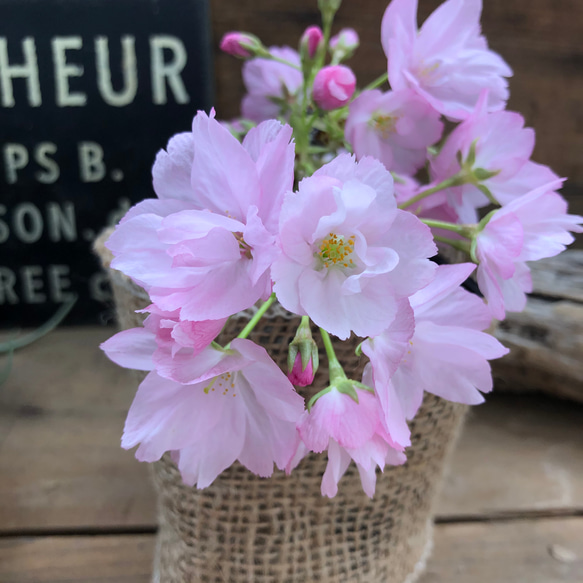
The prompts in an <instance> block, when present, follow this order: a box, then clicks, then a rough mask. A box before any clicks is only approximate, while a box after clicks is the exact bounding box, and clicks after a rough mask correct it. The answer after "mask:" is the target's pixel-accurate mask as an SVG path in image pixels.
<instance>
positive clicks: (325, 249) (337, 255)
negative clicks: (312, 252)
mask: <svg viewBox="0 0 583 583" xmlns="http://www.w3.org/2000/svg"><path fill="white" fill-rule="evenodd" d="M354 240H355V237H354V235H351V236H350V237H349V238H348V239H347V240H345V239H344V237H342V236H338V235H337V234H336V233H328V236H327V237H325V238H324V239H322V242H321V243H320V250H319V251H317V252H316V255H317V256H318V257H319V258H320V260H321V261H322V263H323V264H324V265H325V267H331V266H334V265H336V264H337V263H341V264H342V265H343V266H344V267H353V266H354V263H353V261H352V259H350V260H348V259H347V258H348V256H349V255H350V254H351V253H353V252H354Z"/></svg>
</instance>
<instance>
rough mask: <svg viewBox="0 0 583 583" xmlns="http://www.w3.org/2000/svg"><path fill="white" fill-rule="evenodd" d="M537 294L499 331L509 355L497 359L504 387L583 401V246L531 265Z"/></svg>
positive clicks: (496, 371) (501, 384)
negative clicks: (579, 249) (580, 249)
mask: <svg viewBox="0 0 583 583" xmlns="http://www.w3.org/2000/svg"><path fill="white" fill-rule="evenodd" d="M531 269H532V274H533V288H534V295H533V297H530V298H529V299H528V303H527V305H526V309H525V310H524V311H523V312H521V313H518V314H514V313H508V314H507V317H506V320H504V321H503V322H501V323H500V324H499V326H498V329H497V331H496V336H497V338H498V339H499V340H500V341H501V342H502V343H503V344H505V345H506V346H507V347H508V348H510V354H508V355H506V356H505V357H504V358H501V359H500V360H498V361H495V362H494V363H493V370H494V374H495V375H496V377H497V380H498V386H499V387H500V388H501V389H509V390H514V391H523V390H529V391H532V390H537V391H543V392H546V393H549V394H552V395H557V396H561V397H568V398H572V399H577V400H579V401H583V251H578V250H574V251H566V252H565V253H563V254H562V255H559V256H557V257H551V258H550V259H546V260H543V261H537V262H535V263H532V264H531Z"/></svg>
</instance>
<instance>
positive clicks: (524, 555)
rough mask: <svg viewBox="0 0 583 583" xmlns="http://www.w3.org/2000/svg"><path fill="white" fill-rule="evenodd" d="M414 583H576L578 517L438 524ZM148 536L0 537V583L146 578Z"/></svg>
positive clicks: (579, 576)
mask: <svg viewBox="0 0 583 583" xmlns="http://www.w3.org/2000/svg"><path fill="white" fill-rule="evenodd" d="M434 541H435V546H434V551H433V555H432V557H431V558H430V559H429V561H428V564H427V571H426V573H425V574H424V575H423V576H422V577H421V579H420V580H419V583H580V582H581V581H582V580H583V518H580V517H577V518H563V519H553V520H537V521H515V522H500V523H488V522H486V523H474V524H442V525H437V526H436V528H435V533H434ZM153 550H154V536H153V535H137V536H136V535H133V536H107V537H106V536H94V537H75V536H68V537H43V538H7V539H2V540H0V581H2V583H70V582H72V581H75V583H107V582H112V583H113V582H114V581H115V582H116V583H149V581H150V573H151V560H152V559H151V558H152V554H153Z"/></svg>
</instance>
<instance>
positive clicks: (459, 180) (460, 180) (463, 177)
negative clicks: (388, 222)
mask: <svg viewBox="0 0 583 583" xmlns="http://www.w3.org/2000/svg"><path fill="white" fill-rule="evenodd" d="M468 182H470V177H468V176H467V174H466V173H465V172H458V173H457V174H454V175H453V176H452V177H451V178H448V179H447V180H444V181H443V182H440V183H439V184H437V185H436V186H433V187H432V188H428V189H427V190H422V191H421V192H420V193H418V194H416V195H415V196H414V197H413V198H410V199H409V200H406V201H405V202H403V203H401V204H400V205H399V208H400V209H405V208H407V207H410V206H411V205H413V204H415V203H417V202H419V201H421V200H423V199H424V198H427V197H428V196H431V195H432V194H435V193H436V192H440V191H441V190H445V189H446V188H451V187H452V186H461V185H462V184H466V183H468Z"/></svg>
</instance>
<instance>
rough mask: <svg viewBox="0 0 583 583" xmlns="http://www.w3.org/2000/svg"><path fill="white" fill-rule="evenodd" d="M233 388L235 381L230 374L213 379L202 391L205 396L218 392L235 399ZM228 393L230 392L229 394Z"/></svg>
mask: <svg viewBox="0 0 583 583" xmlns="http://www.w3.org/2000/svg"><path fill="white" fill-rule="evenodd" d="M234 388H235V379H234V378H233V375H232V374H231V373H230V372H226V373H223V374H222V375H220V376H218V377H213V378H212V379H211V381H210V382H209V384H208V385H207V386H206V387H205V388H204V389H203V391H204V392H205V394H206V395H208V394H209V393H214V392H215V391H217V390H218V391H220V392H221V393H222V394H223V395H225V396H229V394H230V395H232V396H233V397H236V396H237V394H236V393H234V392H233V389H234ZM229 391H231V392H230V393H229Z"/></svg>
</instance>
